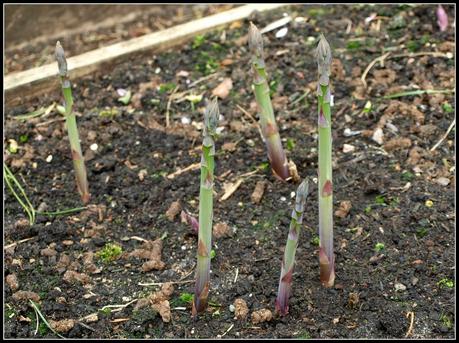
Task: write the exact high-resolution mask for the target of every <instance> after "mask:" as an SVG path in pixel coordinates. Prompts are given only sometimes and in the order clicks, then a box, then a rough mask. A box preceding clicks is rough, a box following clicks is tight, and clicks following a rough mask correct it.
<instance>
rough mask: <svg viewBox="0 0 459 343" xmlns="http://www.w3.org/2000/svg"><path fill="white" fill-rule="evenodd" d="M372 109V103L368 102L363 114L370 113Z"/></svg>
mask: <svg viewBox="0 0 459 343" xmlns="http://www.w3.org/2000/svg"><path fill="white" fill-rule="evenodd" d="M371 107H372V104H371V101H370V100H368V101H367V102H366V104H365V107H364V108H363V113H370V112H371Z"/></svg>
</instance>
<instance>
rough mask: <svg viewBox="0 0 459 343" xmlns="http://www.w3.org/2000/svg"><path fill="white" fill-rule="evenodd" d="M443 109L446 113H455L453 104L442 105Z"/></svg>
mask: <svg viewBox="0 0 459 343" xmlns="http://www.w3.org/2000/svg"><path fill="white" fill-rule="evenodd" d="M442 108H443V111H444V112H446V113H451V112H454V108H453V106H451V104H450V103H449V102H445V103H444V104H443V105H442Z"/></svg>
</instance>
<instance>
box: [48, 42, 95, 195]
mask: <svg viewBox="0 0 459 343" xmlns="http://www.w3.org/2000/svg"><path fill="white" fill-rule="evenodd" d="M55 57H56V60H57V65H58V67H59V77H60V79H61V86H62V93H63V94H64V100H65V120H66V123H67V130H68V134H69V141H70V148H71V150H72V160H73V166H74V168H75V176H76V183H77V187H78V192H79V193H80V196H81V200H82V201H83V203H84V204H86V203H88V202H89V199H90V197H91V195H90V194H89V188H88V179H87V177H86V166H85V164H84V159H83V154H82V153H81V146H80V138H79V135H78V127H77V123H76V118H75V114H74V113H73V112H72V106H73V97H72V88H71V86H70V79H69V75H68V70H67V60H66V58H65V53H64V49H63V48H62V45H61V43H60V42H59V41H58V42H57V43H56V52H55Z"/></svg>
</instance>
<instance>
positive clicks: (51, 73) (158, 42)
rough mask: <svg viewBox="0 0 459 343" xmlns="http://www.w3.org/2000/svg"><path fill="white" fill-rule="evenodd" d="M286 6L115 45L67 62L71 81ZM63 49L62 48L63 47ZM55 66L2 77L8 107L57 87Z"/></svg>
mask: <svg viewBox="0 0 459 343" xmlns="http://www.w3.org/2000/svg"><path fill="white" fill-rule="evenodd" d="M282 6H286V5H285V4H250V5H245V6H241V7H237V8H234V9H231V10H228V11H225V12H220V13H217V14H214V15H211V16H208V17H204V18H201V19H197V20H194V21H191V22H188V23H185V24H181V25H177V26H174V27H171V28H169V29H166V30H161V31H156V32H153V33H150V34H147V35H144V36H141V37H137V38H133V39H130V40H128V41H124V42H120V43H116V44H113V45H109V46H106V47H102V48H99V49H96V50H92V51H89V52H86V53H84V54H81V55H78V56H74V57H70V58H68V59H67V63H68V68H69V73H70V78H71V80H75V79H77V78H79V77H82V76H85V75H88V74H90V73H92V72H94V71H96V70H97V69H99V68H100V67H101V66H102V65H106V64H108V63H114V62H119V61H121V60H124V59H126V58H127V57H129V56H131V55H132V54H135V53H139V52H146V51H149V50H152V49H155V50H163V49H166V48H170V47H172V46H174V45H178V44H180V43H182V42H184V41H185V40H187V39H189V38H190V37H194V36H196V35H198V34H202V33H204V32H207V31H211V30H213V29H215V28H217V27H220V26H222V25H226V24H228V23H231V22H233V21H237V20H241V19H244V18H247V17H249V16H250V15H251V14H252V13H253V12H254V11H258V12H263V11H268V10H273V9H276V8H279V7H282ZM64 49H65V47H64ZM57 72H58V69H57V65H56V63H50V64H47V65H44V66H41V67H37V68H33V69H29V70H25V71H21V72H17V73H13V74H9V75H6V76H5V77H4V91H5V97H6V103H7V104H14V103H21V102H23V101H26V99H29V98H30V97H33V96H38V95H40V94H43V93H45V92H47V91H49V90H50V89H52V88H54V87H57V86H58V77H57V76H58V73H57Z"/></svg>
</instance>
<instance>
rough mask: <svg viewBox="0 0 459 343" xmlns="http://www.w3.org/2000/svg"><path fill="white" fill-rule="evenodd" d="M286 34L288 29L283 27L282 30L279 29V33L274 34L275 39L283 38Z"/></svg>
mask: <svg viewBox="0 0 459 343" xmlns="http://www.w3.org/2000/svg"><path fill="white" fill-rule="evenodd" d="M287 32H288V28H287V27H283V28H282V29H280V30H279V31H277V32H276V38H282V37H285V35H286V34H287Z"/></svg>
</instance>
